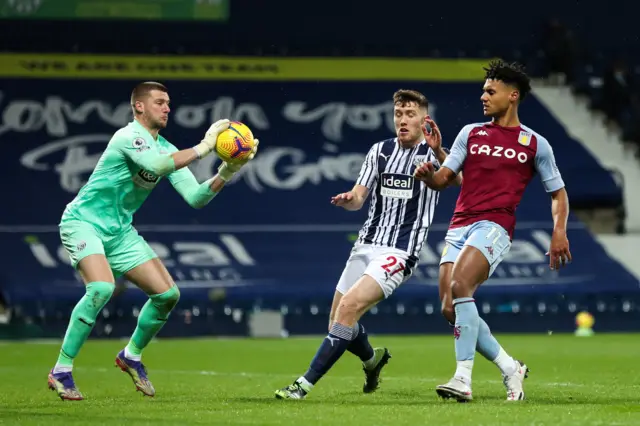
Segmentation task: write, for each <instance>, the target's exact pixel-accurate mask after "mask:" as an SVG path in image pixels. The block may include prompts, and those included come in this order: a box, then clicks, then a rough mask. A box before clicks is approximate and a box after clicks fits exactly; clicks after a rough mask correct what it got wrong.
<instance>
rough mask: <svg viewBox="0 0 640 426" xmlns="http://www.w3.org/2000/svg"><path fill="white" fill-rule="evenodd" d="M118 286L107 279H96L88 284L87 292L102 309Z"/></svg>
mask: <svg viewBox="0 0 640 426" xmlns="http://www.w3.org/2000/svg"><path fill="white" fill-rule="evenodd" d="M115 288H116V286H115V285H113V284H112V283H109V282H106V281H94V282H91V283H89V284H87V287H86V294H87V296H88V297H90V298H91V300H93V305H94V306H95V307H96V308H98V309H102V308H103V307H104V305H106V304H107V302H108V301H109V300H110V299H111V296H112V295H113V291H114V290H115Z"/></svg>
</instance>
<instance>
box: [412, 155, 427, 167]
mask: <svg viewBox="0 0 640 426" xmlns="http://www.w3.org/2000/svg"><path fill="white" fill-rule="evenodd" d="M426 159H427V156H426V155H416V156H415V157H413V165H414V166H416V167H417V166H419V165H420V164H422V163H424V162H425V161H426Z"/></svg>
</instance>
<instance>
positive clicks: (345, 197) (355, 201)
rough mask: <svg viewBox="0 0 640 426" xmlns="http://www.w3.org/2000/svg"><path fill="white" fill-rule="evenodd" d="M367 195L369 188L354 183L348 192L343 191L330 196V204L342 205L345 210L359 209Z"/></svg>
mask: <svg viewBox="0 0 640 426" xmlns="http://www.w3.org/2000/svg"><path fill="white" fill-rule="evenodd" d="M368 195H369V188H367V187H366V186H364V185H359V184H356V185H355V186H354V187H353V189H352V190H351V191H349V192H343V193H342V194H338V195H336V196H335V197H331V204H333V205H335V206H338V207H342V208H344V209H345V210H350V211H355V210H360V209H361V208H362V206H363V205H364V202H365V201H366V199H367V196H368Z"/></svg>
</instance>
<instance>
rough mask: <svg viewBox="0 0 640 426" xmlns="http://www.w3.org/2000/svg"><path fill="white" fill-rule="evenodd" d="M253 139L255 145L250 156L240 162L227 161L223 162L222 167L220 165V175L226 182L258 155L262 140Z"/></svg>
mask: <svg viewBox="0 0 640 426" xmlns="http://www.w3.org/2000/svg"><path fill="white" fill-rule="evenodd" d="M253 141H254V145H253V148H252V149H251V154H249V156H248V157H246V159H244V160H242V161H238V162H233V163H227V162H226V161H223V162H222V164H221V165H220V167H218V176H220V179H222V180H223V181H225V182H229V181H230V180H231V178H233V175H235V174H236V173H238V171H239V170H240V169H241V168H242V166H244V165H245V164H247V163H248V162H249V161H251V160H252V159H253V157H255V156H256V153H257V152H258V145H259V144H260V141H259V140H258V139H254V140H253Z"/></svg>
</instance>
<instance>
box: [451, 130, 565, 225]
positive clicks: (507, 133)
mask: <svg viewBox="0 0 640 426" xmlns="http://www.w3.org/2000/svg"><path fill="white" fill-rule="evenodd" d="M442 166H443V167H446V168H448V169H451V170H452V171H453V172H454V173H456V174H457V173H459V172H462V177H463V179H462V188H461V190H460V195H459V197H458V201H457V203H456V208H455V212H454V214H453V218H452V219H451V224H450V228H452V229H454V228H458V227H462V226H466V225H470V224H473V223H475V222H479V221H481V220H487V221H491V222H495V223H497V224H498V225H500V226H502V227H503V228H504V229H505V230H506V231H507V232H508V234H509V236H510V237H513V232H514V229H515V223H516V218H515V213H516V208H517V207H518V204H519V203H520V200H521V199H522V195H523V193H524V190H525V189H526V187H527V185H528V184H529V182H531V179H532V178H533V177H534V176H535V175H536V173H537V174H539V175H540V179H541V180H542V183H543V185H544V188H545V190H546V191H547V192H554V191H557V190H559V189H561V188H563V187H564V182H563V180H562V177H561V175H560V171H559V170H558V167H557V166H556V162H555V159H554V156H553V150H552V148H551V145H549V142H548V141H547V140H546V139H545V138H544V137H542V136H541V135H540V134H538V133H536V132H535V131H533V130H532V129H530V128H529V127H526V126H523V125H520V126H517V127H502V126H498V125H496V124H493V123H475V124H469V125H466V126H465V127H463V128H462V130H461V131H460V133H459V134H458V136H457V137H456V139H455V141H454V143H453V146H452V147H451V152H450V154H449V156H448V157H447V158H446V159H445V161H444V163H443V164H442Z"/></svg>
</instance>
